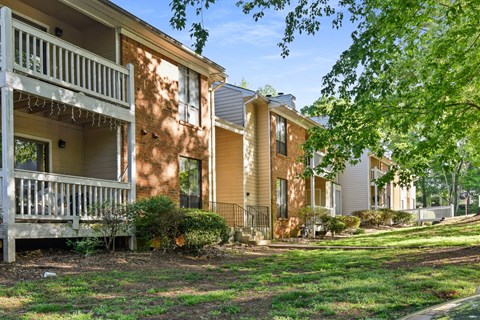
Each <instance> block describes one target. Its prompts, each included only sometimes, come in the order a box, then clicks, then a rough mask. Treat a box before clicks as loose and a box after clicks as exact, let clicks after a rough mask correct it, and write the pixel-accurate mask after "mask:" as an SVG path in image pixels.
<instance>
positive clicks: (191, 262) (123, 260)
mask: <svg viewBox="0 0 480 320" xmlns="http://www.w3.org/2000/svg"><path fill="white" fill-rule="evenodd" d="M278 252H281V251H280V250H274V249H269V248H267V247H257V246H245V245H229V246H224V247H214V248H212V249H210V250H208V251H206V252H205V253H204V254H202V255H200V256H196V257H194V256H189V255H185V254H179V253H164V252H162V251H150V252H130V251H119V252H115V253H113V254H112V253H100V254H96V255H93V256H83V255H79V254H75V253H72V252H70V251H68V250H59V249H50V250H34V251H25V252H19V253H17V259H16V262H14V263H10V264H7V263H0V285H5V284H14V283H15V282H18V281H24V280H31V279H39V278H42V277H43V276H44V274H45V272H54V273H56V274H57V275H73V274H81V273H85V272H101V271H107V270H118V271H134V270H139V269H142V270H145V271H148V270H152V269H159V268H175V267H176V266H178V267H182V268H191V269H199V270H201V269H202V267H206V266H219V265H224V264H228V263H240V262H242V261H247V260H251V259H254V258H257V257H259V256H266V255H270V254H274V253H278Z"/></svg>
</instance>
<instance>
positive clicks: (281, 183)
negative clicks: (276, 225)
mask: <svg viewBox="0 0 480 320" xmlns="http://www.w3.org/2000/svg"><path fill="white" fill-rule="evenodd" d="M277 218H279V219H285V218H288V208H287V180H284V179H277Z"/></svg>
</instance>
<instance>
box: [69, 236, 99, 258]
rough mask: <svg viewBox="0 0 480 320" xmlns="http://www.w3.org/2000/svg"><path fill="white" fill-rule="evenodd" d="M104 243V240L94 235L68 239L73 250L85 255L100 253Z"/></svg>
mask: <svg viewBox="0 0 480 320" xmlns="http://www.w3.org/2000/svg"><path fill="white" fill-rule="evenodd" d="M102 244H103V242H102V240H100V239H99V238H93V237H91V238H83V239H76V240H71V239H67V246H69V247H71V248H72V250H73V252H75V253H78V254H83V255H93V254H95V253H98V252H99V251H100V248H101V247H102Z"/></svg>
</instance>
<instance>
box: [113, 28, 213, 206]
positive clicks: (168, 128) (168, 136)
mask: <svg viewBox="0 0 480 320" xmlns="http://www.w3.org/2000/svg"><path fill="white" fill-rule="evenodd" d="M127 63H132V64H133V65H134V67H135V90H136V92H135V104H136V106H135V107H136V109H135V120H136V121H135V122H136V156H137V198H144V197H151V196H155V195H167V196H169V197H170V198H171V199H172V200H173V201H175V202H177V203H178V202H179V201H180V182H179V177H178V173H179V157H180V156H183V157H187V158H194V159H198V160H201V161H202V199H203V205H204V207H206V206H208V144H209V137H210V130H211V123H210V117H209V105H210V104H209V93H208V88H209V83H208V81H207V78H206V77H204V76H201V80H200V81H201V84H200V92H201V120H200V124H201V125H200V127H196V126H192V125H189V124H185V123H183V122H181V121H179V116H178V92H177V91H178V64H177V63H176V62H175V61H172V60H170V59H168V58H166V57H164V56H162V55H161V54H159V53H157V52H155V51H153V50H152V49H149V48H147V47H145V46H143V45H141V44H139V43H137V42H136V41H134V40H132V39H129V38H127V37H124V36H123V37H122V64H124V65H125V64H127ZM142 129H143V130H145V131H146V132H147V134H146V135H143V134H142V133H141V130H142ZM153 133H155V134H156V135H158V139H154V138H153V136H152V134H153Z"/></svg>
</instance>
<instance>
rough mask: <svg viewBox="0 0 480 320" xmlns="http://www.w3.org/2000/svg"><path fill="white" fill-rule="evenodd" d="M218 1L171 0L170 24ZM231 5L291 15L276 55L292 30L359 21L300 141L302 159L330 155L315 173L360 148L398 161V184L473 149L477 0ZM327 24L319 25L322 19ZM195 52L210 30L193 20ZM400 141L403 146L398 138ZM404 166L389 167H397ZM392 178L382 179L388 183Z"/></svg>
mask: <svg viewBox="0 0 480 320" xmlns="http://www.w3.org/2000/svg"><path fill="white" fill-rule="evenodd" d="M218 2H219V0H188V1H187V0H172V9H173V18H172V20H171V23H172V25H173V26H174V27H177V28H185V27H186V14H185V12H186V8H187V7H194V8H196V13H197V14H198V15H199V16H200V15H201V14H202V13H203V11H204V9H208V8H209V7H210V6H211V5H213V4H215V3H218ZM237 5H238V6H239V8H240V9H241V10H242V11H243V12H244V13H245V14H250V15H251V16H252V17H253V19H254V20H259V19H262V18H264V17H265V16H267V15H268V13H270V12H271V11H287V14H286V18H285V32H284V36H283V38H282V39H280V41H279V46H280V49H281V53H280V54H281V55H283V56H287V55H288V54H289V49H288V45H289V44H290V43H291V42H292V41H294V39H295V35H296V34H297V33H306V34H311V35H314V34H316V33H317V32H319V31H320V26H321V24H323V23H324V22H325V21H329V22H330V23H331V24H332V25H333V26H334V27H341V24H342V21H343V19H345V18H346V17H348V18H349V19H351V20H352V21H355V22H356V23H358V28H357V30H356V31H355V32H353V34H352V41H353V43H352V45H351V47H350V48H349V49H347V50H346V51H344V52H343V53H342V54H341V56H340V57H339V58H338V61H337V62H336V63H335V65H334V66H333V68H332V70H331V71H330V72H329V73H328V74H327V75H326V76H325V77H324V79H323V89H322V91H321V93H320V96H321V98H320V99H319V101H317V102H316V103H315V104H314V105H313V106H310V108H309V109H310V111H311V113H315V114H317V115H322V116H326V117H328V124H327V127H326V128H315V129H313V130H312V131H311V132H310V136H309V137H310V138H309V139H308V141H307V143H306V144H305V150H306V155H307V156H309V153H311V152H313V151H314V150H324V149H328V151H329V152H328V153H327V155H326V156H325V157H324V158H323V162H322V163H321V164H320V165H319V166H318V167H317V168H316V170H317V171H322V170H324V169H325V168H326V167H330V168H332V169H333V171H334V172H337V171H341V170H343V168H344V167H345V164H346V163H356V162H357V161H358V159H359V157H360V155H361V154H362V153H363V152H364V150H366V149H368V150H370V151H372V152H374V153H376V154H378V155H380V156H381V155H385V154H387V155H389V156H391V157H392V158H393V159H394V160H395V161H396V162H397V163H398V164H399V165H401V168H402V169H401V170H400V171H399V173H400V182H401V183H406V182H409V181H410V180H411V179H412V177H415V176H421V175H422V174H423V173H424V172H426V170H427V169H428V166H429V164H430V162H431V159H434V160H435V161H438V162H439V163H441V164H442V165H446V166H449V167H454V166H455V164H456V163H458V159H459V157H458V156H459V154H458V150H459V149H458V144H459V143H462V144H465V145H469V146H470V147H472V148H475V149H476V150H479V148H478V147H479V146H480V143H478V142H477V141H478V140H479V139H478V134H477V133H478V131H479V129H480V90H479V88H480V78H479V68H480V64H479V61H480V39H479V38H480V24H479V23H478V21H480V1H478V0H421V1H420V0H360V1H356V0H340V1H338V2H335V3H333V2H331V1H328V0H317V1H308V0H298V1H292V0H251V1H238V2H237ZM326 17H328V19H326V20H325V18H326ZM191 34H192V36H193V37H194V38H196V39H197V42H196V44H195V48H196V49H197V51H201V49H202V48H203V45H204V44H205V41H206V39H207V37H208V31H206V30H205V28H203V26H202V25H201V23H200V24H198V22H193V23H192V27H191ZM398 137H402V138H403V137H405V140H404V141H402V139H400V141H399V139H398ZM399 169H400V167H398V166H394V167H393V168H392V172H393V171H394V170H399ZM392 177H393V173H390V174H389V175H386V176H385V179H388V178H392Z"/></svg>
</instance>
